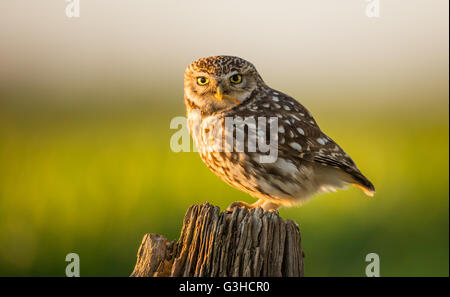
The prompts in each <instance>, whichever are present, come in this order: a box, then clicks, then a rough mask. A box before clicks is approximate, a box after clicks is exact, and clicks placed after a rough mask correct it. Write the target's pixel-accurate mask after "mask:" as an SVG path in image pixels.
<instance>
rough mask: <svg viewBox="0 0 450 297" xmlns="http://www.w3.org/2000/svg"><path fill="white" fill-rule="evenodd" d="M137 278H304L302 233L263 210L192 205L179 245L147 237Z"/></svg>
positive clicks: (139, 256) (291, 224) (295, 226)
mask: <svg viewBox="0 0 450 297" xmlns="http://www.w3.org/2000/svg"><path fill="white" fill-rule="evenodd" d="M131 276H211V277H215V276H221V277H226V276H232V277H235V276H297V277H298V276H303V252H302V249H301V237H300V231H299V229H298V226H297V224H296V223H294V222H293V221H291V220H283V219H282V218H280V216H279V215H278V213H275V212H264V211H263V210H262V208H256V209H251V210H248V209H246V208H235V209H233V211H222V212H220V209H219V207H217V206H212V205H210V204H209V203H207V202H206V203H204V204H201V205H192V206H190V207H189V209H188V210H187V212H186V215H185V217H184V222H183V227H182V230H181V234H180V238H179V239H178V241H172V242H169V241H168V240H167V239H166V238H165V237H164V236H161V235H158V234H146V235H145V236H144V238H143V240H142V243H141V246H140V248H139V251H138V254H137V262H136V266H135V268H134V270H133V272H132V274H131Z"/></svg>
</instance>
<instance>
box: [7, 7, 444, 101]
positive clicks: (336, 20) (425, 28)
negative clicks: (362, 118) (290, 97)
mask: <svg viewBox="0 0 450 297" xmlns="http://www.w3.org/2000/svg"><path fill="white" fill-rule="evenodd" d="M80 2H81V17H80V18H78V19H69V18H67V17H66V15H65V7H66V5H67V2H65V1H64V0H33V1H30V0H2V1H1V2H0V40H1V43H0V65H1V66H0V86H8V85H20V86H27V85H28V84H30V85H38V86H46V87H58V86H67V87H75V86H84V85H102V84H105V85H108V84H109V85H116V84H121V85H130V86H136V87H139V88H144V89H145V88H149V87H152V86H157V87H159V88H172V90H173V89H176V90H178V89H179V90H181V92H182V85H183V84H182V80H183V72H184V69H185V67H186V65H187V64H188V63H190V62H191V61H192V60H195V59H197V58H199V57H202V56H210V55H218V54H228V55H235V56H240V57H242V58H245V59H247V60H249V61H251V62H253V63H254V64H255V66H256V67H257V69H258V70H259V71H260V73H261V74H262V76H263V78H264V79H265V81H266V82H267V83H268V84H269V85H271V86H272V87H275V88H277V89H280V90H283V91H285V92H286V93H288V94H292V93H295V94H299V93H301V94H302V95H303V96H317V95H318V94H319V95H324V96H326V93H327V92H329V93H336V92H338V91H339V90H345V91H342V94H340V95H341V97H345V96H347V95H351V94H356V95H358V96H359V95H363V94H364V93H365V92H367V93H369V92H372V93H373V91H376V92H378V93H379V94H381V95H380V97H383V96H384V95H386V96H384V97H388V96H391V97H392V95H393V93H392V94H390V93H389V94H388V93H385V94H384V93H383V92H389V90H391V91H392V90H393V89H395V92H400V93H401V92H403V91H405V90H407V92H406V91H405V94H407V93H411V94H416V95H417V96H420V97H421V98H423V97H424V96H426V95H427V94H431V97H433V94H432V93H433V92H437V97H442V96H443V95H446V94H448V90H447V88H448V62H449V61H448V50H449V47H448V42H449V39H448V6H449V1H448V0H409V1H405V0H380V3H381V11H380V17H379V18H368V17H367V16H366V15H365V7H366V5H367V2H366V1H365V0H343V1H337V0H308V1H234V0H228V1H191V0H189V1H186V0H184V1H181V0H179V1H162V0H161V1H144V0H80ZM299 90H301V92H299ZM384 90H388V91H384ZM383 94H384V95H383ZM356 95H355V96H356ZM435 95H436V94H435ZM399 97H401V94H400V95H399ZM403 99H404V98H403ZM403 99H402V100H403ZM424 99H425V98H424Z"/></svg>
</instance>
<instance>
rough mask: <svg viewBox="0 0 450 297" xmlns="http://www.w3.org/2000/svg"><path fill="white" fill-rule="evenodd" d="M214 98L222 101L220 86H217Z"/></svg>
mask: <svg viewBox="0 0 450 297" xmlns="http://www.w3.org/2000/svg"><path fill="white" fill-rule="evenodd" d="M214 97H215V98H216V99H217V100H222V99H223V88H222V86H217V89H216V93H215V94H214Z"/></svg>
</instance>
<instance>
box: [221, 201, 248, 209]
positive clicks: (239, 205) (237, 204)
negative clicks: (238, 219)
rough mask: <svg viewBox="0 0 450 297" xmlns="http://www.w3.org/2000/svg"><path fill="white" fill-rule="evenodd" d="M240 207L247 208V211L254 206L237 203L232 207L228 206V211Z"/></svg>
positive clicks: (232, 204) (231, 205)
mask: <svg viewBox="0 0 450 297" xmlns="http://www.w3.org/2000/svg"><path fill="white" fill-rule="evenodd" d="M239 207H245V208H247V209H251V208H252V206H251V205H250V204H248V203H245V202H242V201H236V202H233V203H231V204H230V206H228V208H227V211H233V210H234V209H235V208H239Z"/></svg>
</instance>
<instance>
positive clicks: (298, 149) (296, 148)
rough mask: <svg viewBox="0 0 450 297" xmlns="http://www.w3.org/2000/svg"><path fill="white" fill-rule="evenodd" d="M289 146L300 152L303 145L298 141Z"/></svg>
mask: <svg viewBox="0 0 450 297" xmlns="http://www.w3.org/2000/svg"><path fill="white" fill-rule="evenodd" d="M289 146H290V147H292V148H293V149H295V150H297V151H299V152H300V151H301V150H302V146H301V145H300V144H298V143H297V142H291V143H290V144H289Z"/></svg>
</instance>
